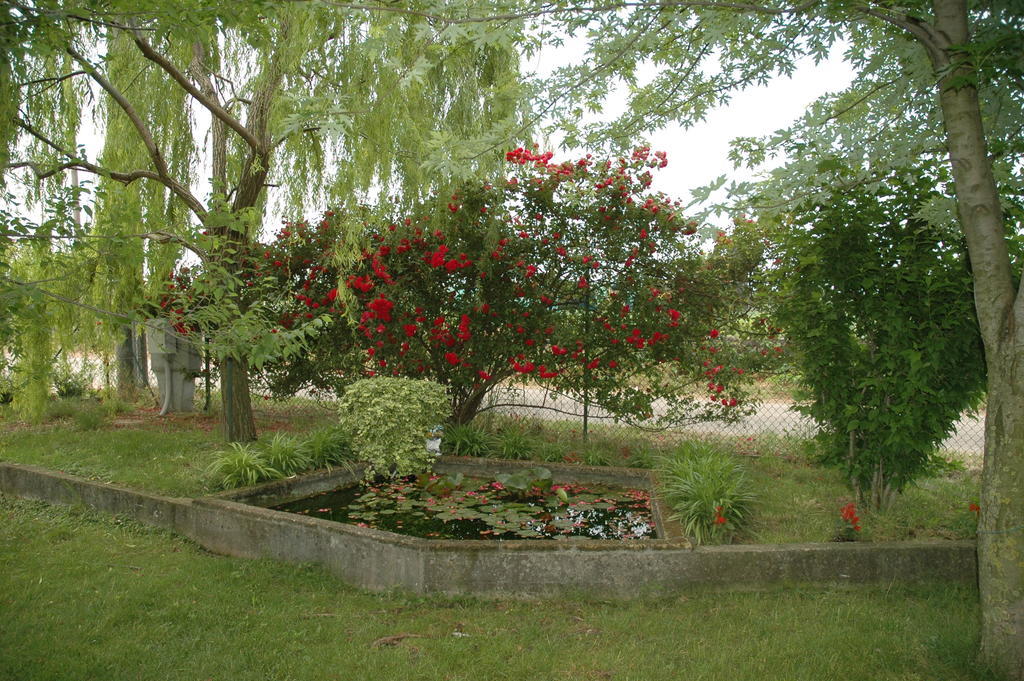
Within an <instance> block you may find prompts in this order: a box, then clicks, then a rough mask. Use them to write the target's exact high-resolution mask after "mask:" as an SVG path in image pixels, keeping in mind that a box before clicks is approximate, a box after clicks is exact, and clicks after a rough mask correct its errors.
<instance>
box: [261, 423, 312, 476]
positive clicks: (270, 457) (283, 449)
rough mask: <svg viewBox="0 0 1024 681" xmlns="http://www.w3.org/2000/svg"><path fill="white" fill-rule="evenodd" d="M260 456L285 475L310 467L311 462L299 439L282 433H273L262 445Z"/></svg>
mask: <svg viewBox="0 0 1024 681" xmlns="http://www.w3.org/2000/svg"><path fill="white" fill-rule="evenodd" d="M261 458H262V459H263V461H265V462H266V464H267V465H268V466H270V467H271V468H273V469H275V470H277V471H280V472H281V474H282V475H283V476H285V477H287V476H289V475H295V474H296V473H298V472H300V471H304V470H306V469H307V468H310V467H312V465H313V462H312V460H311V458H310V456H309V454H308V453H307V451H306V449H305V447H303V443H302V442H301V441H300V440H297V439H296V438H294V437H292V436H291V435H286V434H284V433H274V437H273V438H271V440H270V442H268V443H266V444H265V445H264V446H263V451H262V452H261Z"/></svg>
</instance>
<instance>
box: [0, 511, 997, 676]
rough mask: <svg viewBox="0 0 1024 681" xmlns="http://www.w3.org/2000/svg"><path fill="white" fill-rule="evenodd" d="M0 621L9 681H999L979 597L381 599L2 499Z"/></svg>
mask: <svg viewBox="0 0 1024 681" xmlns="http://www.w3.org/2000/svg"><path fill="white" fill-rule="evenodd" d="M595 596H596V595H595ZM0 615H2V617H0V661H2V662H0V680H2V681H8V680H10V681H15V680H16V681H35V680H43V679H53V680H61V681H64V680H69V679H71V680H75V681H87V680H90V679H98V680H102V681H115V680H117V679H126V680H131V681H138V680H144V679H159V680H174V679H187V680H189V681H194V680H204V679H212V680H221V679H224V680H230V681H238V680H243V679H258V680H260V681H265V680H267V679H274V680H278V681H281V680H289V679H296V680H297V679H310V680H312V681H329V680H332V679H338V680H345V681H358V680H360V679H451V680H460V679H466V680H467V681H468V680H472V681H480V680H482V679H483V680H489V679H509V680H516V681H520V680H524V679H529V680H547V679H552V680H556V679H557V680H560V679H565V680H572V681H577V680H588V679H595V680H602V681H603V680H616V681H621V680H627V679H636V680H638V681H656V680H658V679H666V680H668V679H671V680H672V681H677V680H685V681H690V680H694V681H696V680H701V679H703V680H708V681H713V680H718V679H722V680H730V681H732V680H736V681H742V680H744V679H750V680H751V681H766V680H770V679H779V680H785V681H798V680H800V679H807V680H813V681H822V680H825V679H870V680H872V681H889V680H892V681H896V680H906V681H923V680H928V679H942V680H943V681H956V680H958V679H964V680H966V679H979V680H980V679H989V678H992V677H990V676H989V675H988V674H987V673H986V672H985V671H984V670H983V669H981V668H979V667H978V666H977V665H976V664H975V663H974V657H975V650H976V647H977V643H978V635H979V633H978V629H979V624H978V597H977V592H976V591H975V590H973V589H968V588H963V587H955V586H949V585H934V584H922V585H917V586H913V587H896V586H894V587H891V588H887V587H885V586H874V587H850V588H843V589H821V588H791V589H785V590H778V591H772V592H768V593H712V592H705V593H693V594H689V595H684V596H677V597H674V598H670V599H665V600H640V601H628V602H605V601H602V600H597V599H595V598H590V599H587V600H566V599H562V600H545V601H536V602H517V601H489V600H477V599H464V598H459V599H451V598H425V597H414V596H410V595H406V594H398V593H395V594H371V593H367V592H363V591H359V590H356V589H353V588H350V587H347V586H345V585H344V584H342V583H341V582H339V581H338V580H337V579H335V578H333V577H331V576H330V575H328V574H326V573H324V572H323V571H322V570H320V569H318V568H314V567H308V566H293V565H286V564H281V563H274V562H270V561H252V560H242V559H232V558H224V557H219V556H214V555H211V554H209V553H206V552H204V551H203V550H201V549H199V548H198V547H197V546H196V545H194V544H192V543H191V542H189V541H186V540H184V539H181V538H179V537H176V536H174V535H172V534H169V533H167V532H163V531H160V530H154V529H151V528H147V527H143V526H141V525H138V524H136V523H134V522H131V521H126V520H121V519H115V518H111V517H109V516H102V515H98V514H95V513H92V512H88V511H83V510H80V509H74V508H72V509H68V508H62V507H51V506H47V505H44V504H40V503H35V502H27V501H21V500H15V499H12V498H9V497H3V496H0ZM388 637H394V638H391V639H388ZM402 637H404V638H402ZM389 642H391V643H393V645H388V643H389Z"/></svg>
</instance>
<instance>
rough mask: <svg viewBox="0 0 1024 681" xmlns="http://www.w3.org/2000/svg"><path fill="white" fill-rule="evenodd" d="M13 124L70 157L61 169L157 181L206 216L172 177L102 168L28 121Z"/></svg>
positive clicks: (121, 179)
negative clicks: (76, 153) (78, 155)
mask: <svg viewBox="0 0 1024 681" xmlns="http://www.w3.org/2000/svg"><path fill="white" fill-rule="evenodd" d="M14 124H15V125H17V126H18V127H19V128H21V129H22V130H24V131H25V132H27V133H28V134H29V135H31V136H32V137H35V138H36V139H37V140H39V141H40V142H42V143H43V144H45V145H46V146H48V147H50V148H51V149H53V150H54V151H56V152H57V153H58V154H60V155H62V156H66V157H67V158H69V159H72V160H71V161H68V162H67V163H65V164H62V166H63V168H62V170H67V169H70V168H78V169H79V170H84V171H86V172H89V173H93V174H95V175H101V176H103V177H109V178H110V179H112V180H115V181H117V182H120V183H122V184H131V183H132V182H134V181H135V180H142V179H146V180H153V181H154V182H159V183H160V184H162V185H164V186H165V187H167V188H168V189H170V190H171V191H172V192H174V194H175V195H176V196H178V197H179V198H180V199H181V200H182V201H184V202H185V204H186V205H187V206H188V207H189V208H190V209H191V210H192V212H193V213H195V214H196V216H197V217H198V218H199V219H200V220H202V219H204V218H205V217H206V209H205V208H204V207H203V204H201V203H200V202H199V200H198V199H196V197H194V196H192V193H191V192H190V191H189V190H188V188H186V187H185V186H183V185H182V184H181V183H180V182H178V181H177V180H175V179H174V178H171V177H167V176H162V175H160V174H159V173H156V172H154V171H152V170H130V171H127V172H122V171H117V170H110V169H109V168H104V167H102V166H98V165H96V164H95V163H90V162H89V161H85V160H83V159H79V158H77V156H76V155H75V154H73V153H71V152H70V151H69V150H67V149H65V148H63V147H61V146H60V145H59V144H57V143H56V142H54V141H53V140H51V139H50V138H48V137H47V136H46V135H44V134H43V133H41V132H39V131H38V130H36V129H35V128H33V127H32V126H31V125H29V124H28V123H26V122H24V121H22V120H18V119H16V120H15V121H14ZM11 165H18V166H19V167H22V168H25V167H28V168H31V169H32V170H33V171H35V170H36V169H37V168H38V167H39V166H37V165H36V164H34V163H21V164H11ZM56 172H59V171H56ZM56 172H53V173H49V175H54V174H56ZM49 175H46V177H49Z"/></svg>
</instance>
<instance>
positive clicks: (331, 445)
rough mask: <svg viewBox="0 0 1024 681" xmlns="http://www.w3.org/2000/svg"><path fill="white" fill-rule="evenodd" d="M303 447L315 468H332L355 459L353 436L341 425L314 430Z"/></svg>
mask: <svg viewBox="0 0 1024 681" xmlns="http://www.w3.org/2000/svg"><path fill="white" fill-rule="evenodd" d="M302 447H303V449H304V450H305V452H306V456H307V457H309V462H310V465H311V466H312V467H313V468H330V467H331V466H332V465H337V464H344V463H348V462H350V461H353V460H354V459H355V454H354V453H353V451H352V437H351V436H350V435H349V434H348V433H347V432H346V431H345V430H344V429H343V428H341V427H340V426H331V427H328V428H320V429H319V430H314V431H313V432H311V433H310V434H309V436H308V437H306V440H305V441H304V442H303V443H302Z"/></svg>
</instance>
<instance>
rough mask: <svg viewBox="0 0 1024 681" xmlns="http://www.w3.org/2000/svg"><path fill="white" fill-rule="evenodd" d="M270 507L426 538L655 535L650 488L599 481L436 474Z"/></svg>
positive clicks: (358, 486)
mask: <svg viewBox="0 0 1024 681" xmlns="http://www.w3.org/2000/svg"><path fill="white" fill-rule="evenodd" d="M272 508H274V509H276V510H280V511H288V512H291V513H298V514H301V515H306V516H309V517H315V518H326V519H328V520H334V521H338V522H343V523H350V524H353V525H358V526H360V527H372V528H375V529H379V530H387V531H389V532H395V533H398V534H405V535H410V536H413V537H422V538H426V539H552V538H557V537H585V538H588V539H643V538H653V537H654V536H655V528H654V521H653V519H652V517H651V500H650V494H649V493H648V492H647V491H645V490H637V489H622V488H618V489H617V488H612V487H608V486H604V485H578V484H554V485H551V484H549V485H548V486H544V487H533V486H530V487H525V488H521V489H513V488H510V487H506V486H505V485H503V484H502V483H501V482H498V481H494V480H483V479H477V478H465V479H463V478H462V477H461V476H457V477H456V478H451V477H449V476H439V475H436V474H434V475H429V476H419V477H415V476H413V477H408V478H399V479H396V480H384V481H375V482H362V483H357V484H353V485H349V486H347V487H342V488H339V489H336V490H329V491H327V492H321V493H320V494H316V495H313V496H309V497H305V498H302V499H298V500H295V501H291V502H288V503H286V504H280V505H277V506H273V507H272Z"/></svg>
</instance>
